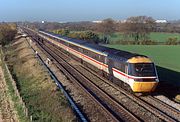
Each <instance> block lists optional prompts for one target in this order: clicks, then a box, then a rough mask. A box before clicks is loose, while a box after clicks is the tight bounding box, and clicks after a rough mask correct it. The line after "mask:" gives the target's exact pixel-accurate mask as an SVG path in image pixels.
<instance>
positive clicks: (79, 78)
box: [41, 46, 140, 122]
mask: <svg viewBox="0 0 180 122" xmlns="http://www.w3.org/2000/svg"><path fill="white" fill-rule="evenodd" d="M41 49H43V50H44V51H45V52H46V54H48V55H49V56H51V58H53V60H55V61H56V65H57V66H58V67H59V68H60V69H61V70H63V72H64V73H65V74H66V75H67V76H68V77H70V79H71V80H72V81H74V82H76V84H78V86H79V87H80V88H81V89H83V91H84V92H86V93H87V94H88V95H89V96H91V99H93V101H96V104H97V105H98V106H101V109H102V110H103V111H104V113H105V114H106V115H107V116H109V117H110V119H109V120H113V121H133V122H138V121H140V120H139V118H137V117H136V116H134V115H133V114H132V113H130V112H129V111H128V110H126V109H125V108H124V107H123V106H122V105H120V104H119V103H118V102H117V101H116V100H114V99H113V98H112V97H111V96H109V95H108V94H107V93H106V92H105V91H102V90H101V89H99V88H98V87H97V86H96V85H95V84H93V83H92V82H91V81H90V80H89V79H87V78H86V77H85V76H84V75H83V74H81V73H80V72H78V71H77V70H76V69H75V68H74V67H72V66H71V65H70V64H68V63H67V62H65V61H64V60H63V59H62V58H60V57H59V56H58V54H56V53H55V52H53V51H52V50H51V49H50V48H48V47H45V46H44V47H42V46H41ZM50 52H51V53H50ZM103 111H102V112H103Z"/></svg>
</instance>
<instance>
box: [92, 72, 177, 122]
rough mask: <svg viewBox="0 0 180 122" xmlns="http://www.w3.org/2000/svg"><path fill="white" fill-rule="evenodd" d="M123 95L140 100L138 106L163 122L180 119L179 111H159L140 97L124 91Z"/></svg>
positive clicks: (169, 109)
mask: <svg viewBox="0 0 180 122" xmlns="http://www.w3.org/2000/svg"><path fill="white" fill-rule="evenodd" d="M94 75H97V74H94ZM118 89H120V88H118ZM121 92H122V89H121ZM123 93H124V94H126V95H127V96H128V97H130V98H131V99H133V100H134V101H137V100H138V101H137V103H138V104H140V105H141V106H143V107H144V108H146V109H147V110H149V111H150V112H152V113H154V114H155V115H156V116H158V117H159V118H161V119H162V120H165V121H179V117H178V114H179V112H178V111H174V110H173V109H172V108H170V107H168V112H164V111H163V109H159V108H160V107H157V106H153V105H152V104H150V103H147V101H145V100H142V99H140V98H138V97H135V96H133V95H130V94H127V93H126V91H124V90H123ZM145 98H147V97H145ZM156 103H157V102H156ZM159 105H160V106H164V107H162V108H166V106H167V105H162V104H159ZM164 110H167V109H164ZM170 111H172V113H170Z"/></svg>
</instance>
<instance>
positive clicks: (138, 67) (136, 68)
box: [128, 63, 156, 77]
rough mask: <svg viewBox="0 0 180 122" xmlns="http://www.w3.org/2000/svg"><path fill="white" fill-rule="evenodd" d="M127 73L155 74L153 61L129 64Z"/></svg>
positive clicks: (138, 74) (141, 75)
mask: <svg viewBox="0 0 180 122" xmlns="http://www.w3.org/2000/svg"><path fill="white" fill-rule="evenodd" d="M128 73H129V74H130V75H133V76H139V77H143V76H156V73H155V66H154V64H153V63H136V64H129V69H128Z"/></svg>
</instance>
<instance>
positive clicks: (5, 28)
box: [0, 23, 17, 46]
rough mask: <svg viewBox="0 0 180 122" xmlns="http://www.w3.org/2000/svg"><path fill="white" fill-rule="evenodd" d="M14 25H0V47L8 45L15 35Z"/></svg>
mask: <svg viewBox="0 0 180 122" xmlns="http://www.w3.org/2000/svg"><path fill="white" fill-rule="evenodd" d="M16 28H17V27H16V24H15V23H0V45H2V46H4V45H6V44H8V43H10V42H11V41H12V40H13V38H14V37H15V34H16V33H17V29H16Z"/></svg>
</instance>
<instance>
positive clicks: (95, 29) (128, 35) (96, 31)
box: [25, 16, 180, 44]
mask: <svg viewBox="0 0 180 122" xmlns="http://www.w3.org/2000/svg"><path fill="white" fill-rule="evenodd" d="M25 24H27V25H28V26H29V27H31V28H38V29H43V30H48V31H56V33H58V34H61V35H64V36H68V37H71V38H77V39H85V40H90V41H92V40H95V42H96V43H104V44H109V43H111V42H112V41H110V37H111V36H112V35H113V34H114V33H116V32H120V33H121V34H122V35H123V38H122V39H120V40H118V41H116V42H115V43H118V44H159V43H158V42H157V41H155V40H151V39H150V38H149V34H150V33H151V32H176V33H178V32H179V33H180V22H171V23H156V22H155V19H153V18H152V17H148V16H135V17H129V18H127V19H126V21H124V22H122V21H115V20H113V19H111V18H108V19H105V20H103V21H102V22H100V23H93V22H89V21H84V22H67V23H57V22H55V23H53V22H45V23H37V22H36V23H25ZM61 31H62V32H61ZM69 32H70V33H69ZM64 33H65V34H64ZM99 35H100V36H99ZM175 38H176V37H172V38H169V39H168V41H167V42H166V43H165V44H179V43H180V41H179V40H176V39H175Z"/></svg>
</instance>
